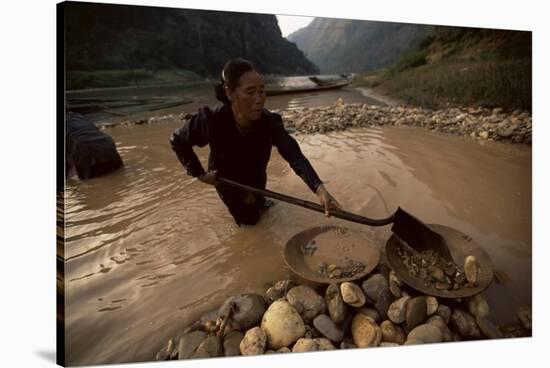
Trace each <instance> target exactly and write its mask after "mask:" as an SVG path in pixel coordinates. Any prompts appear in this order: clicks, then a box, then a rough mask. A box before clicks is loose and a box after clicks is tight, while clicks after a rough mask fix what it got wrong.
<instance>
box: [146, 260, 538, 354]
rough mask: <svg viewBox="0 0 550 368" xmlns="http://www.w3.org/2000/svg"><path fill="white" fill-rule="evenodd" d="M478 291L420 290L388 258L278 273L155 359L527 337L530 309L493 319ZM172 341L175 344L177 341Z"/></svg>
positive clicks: (197, 324)
mask: <svg viewBox="0 0 550 368" xmlns="http://www.w3.org/2000/svg"><path fill="white" fill-rule="evenodd" d="M489 315H490V308H489V305H488V303H487V300H486V299H485V297H484V296H483V294H477V295H475V296H473V297H470V298H465V299H463V300H459V299H443V298H436V297H434V296H430V295H425V294H420V293H418V292H417V291H415V290H414V289H411V288H409V287H408V286H407V285H406V284H404V283H403V282H402V281H401V280H400V279H399V277H398V276H397V275H396V273H395V272H394V271H393V270H391V269H390V268H389V267H388V266H387V265H385V264H382V263H381V264H379V265H378V267H377V268H376V269H375V271H374V272H373V273H371V274H369V275H367V276H366V277H364V278H363V279H360V280H356V281H354V282H342V283H336V282H335V283H332V284H330V285H322V286H318V287H311V286H308V285H299V284H297V283H296V282H295V281H293V280H281V281H278V282H277V283H275V284H274V285H273V286H272V287H270V288H269V289H268V290H267V291H266V292H265V294H264V295H260V294H254V293H248V294H240V295H236V296H232V297H230V298H228V299H227V300H226V301H225V302H224V303H223V305H222V306H221V307H220V308H219V309H218V310H215V311H212V312H210V313H207V314H205V315H204V316H203V317H202V318H201V319H200V320H198V321H196V322H195V323H193V324H192V325H190V326H189V327H187V328H186V329H185V330H183V332H182V333H181V335H180V336H177V337H176V338H174V339H170V340H169V341H168V343H167V344H166V345H165V346H164V347H163V348H162V349H161V350H160V351H159V352H158V353H157V355H156V360H171V359H172V360H174V359H195V358H204V357H222V356H237V355H259V354H277V353H289V352H306V351H321V350H334V349H351V348H367V347H378V346H399V345H413V344H427V343H438V342H452V341H464V340H477V339H485V338H491V339H493V338H504V337H524V336H531V328H532V326H531V308H530V307H521V308H520V309H519V310H518V312H517V315H516V316H517V322H516V323H514V324H510V325H505V326H499V327H497V326H495V325H494V324H493V323H492V322H491V321H490V318H489ZM175 341H177V342H178V343H175Z"/></svg>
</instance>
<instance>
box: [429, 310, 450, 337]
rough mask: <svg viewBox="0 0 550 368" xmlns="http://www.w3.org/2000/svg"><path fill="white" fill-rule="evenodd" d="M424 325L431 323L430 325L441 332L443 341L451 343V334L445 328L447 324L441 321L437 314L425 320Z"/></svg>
mask: <svg viewBox="0 0 550 368" xmlns="http://www.w3.org/2000/svg"><path fill="white" fill-rule="evenodd" d="M426 323H431V324H433V325H435V326H437V327H439V329H440V330H441V334H442V335H443V341H444V342H448V341H453V336H452V334H451V330H450V329H449V327H448V326H447V324H446V323H445V321H444V320H443V317H441V316H439V315H437V314H434V315H433V316H430V317H429V318H428V319H427V320H426Z"/></svg>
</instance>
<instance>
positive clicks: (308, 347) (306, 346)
mask: <svg viewBox="0 0 550 368" xmlns="http://www.w3.org/2000/svg"><path fill="white" fill-rule="evenodd" d="M335 349H336V348H335V347H334V345H332V343H331V342H330V340H329V339H326V338H324V337H320V338H318V339H306V338H301V339H299V340H298V341H296V344H294V347H293V348H292V352H293V353H303V352H306V351H320V350H335Z"/></svg>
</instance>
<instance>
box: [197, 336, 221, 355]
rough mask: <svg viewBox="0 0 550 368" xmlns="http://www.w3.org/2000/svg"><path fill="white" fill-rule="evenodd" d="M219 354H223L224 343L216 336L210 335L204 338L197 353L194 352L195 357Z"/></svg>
mask: <svg viewBox="0 0 550 368" xmlns="http://www.w3.org/2000/svg"><path fill="white" fill-rule="evenodd" d="M219 356H222V344H221V343H220V340H219V339H218V338H217V337H216V336H208V337H207V338H206V339H204V340H203V341H202V342H201V344H200V345H199V347H198V348H197V350H196V351H195V354H193V358H215V357H219Z"/></svg>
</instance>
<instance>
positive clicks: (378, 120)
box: [274, 99, 532, 144]
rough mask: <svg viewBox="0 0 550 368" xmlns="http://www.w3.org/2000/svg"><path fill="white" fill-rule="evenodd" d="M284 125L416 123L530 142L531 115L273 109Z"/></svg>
mask: <svg viewBox="0 0 550 368" xmlns="http://www.w3.org/2000/svg"><path fill="white" fill-rule="evenodd" d="M274 112H278V113H279V114H281V115H282V117H283V121H284V123H285V126H286V127H287V128H289V129H290V130H296V131H298V132H300V133H305V134H309V133H326V132H331V131H340V130H345V129H347V128H354V127H379V126H414V127H423V128H426V129H429V130H431V131H433V132H441V133H449V134H454V135H462V136H470V137H472V138H475V139H479V140H487V141H508V142H512V143H525V144H530V143H531V133H532V118H531V115H530V114H529V113H528V112H525V111H520V110H515V111H513V112H511V113H505V112H504V110H503V109H502V108H494V109H488V108H481V107H476V108H448V109H440V110H429V109H423V108H420V107H406V106H378V105H367V104H361V103H351V104H346V103H344V101H342V100H341V99H339V100H338V101H337V102H336V103H335V104H334V105H333V106H326V107H317V108H308V107H302V108H296V109H280V110H274Z"/></svg>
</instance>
